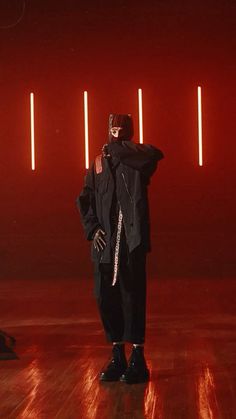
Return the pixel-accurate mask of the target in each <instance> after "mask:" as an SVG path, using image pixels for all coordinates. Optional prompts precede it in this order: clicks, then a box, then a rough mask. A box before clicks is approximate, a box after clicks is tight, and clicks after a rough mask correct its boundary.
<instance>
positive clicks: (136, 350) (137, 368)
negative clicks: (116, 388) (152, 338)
mask: <svg viewBox="0 0 236 419" xmlns="http://www.w3.org/2000/svg"><path fill="white" fill-rule="evenodd" d="M149 379H150V373H149V370H148V368H147V364H146V361H145V358H144V354H143V346H136V347H133V351H132V354H131V357H130V359H129V366H128V368H127V370H126V371H125V372H124V374H122V376H121V377H120V381H123V382H125V383H127V384H137V383H144V382H146V381H149Z"/></svg>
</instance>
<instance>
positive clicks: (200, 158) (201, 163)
mask: <svg viewBox="0 0 236 419" xmlns="http://www.w3.org/2000/svg"><path fill="white" fill-rule="evenodd" d="M197 91H198V150H199V151H198V153H199V166H203V158H202V89H201V87H200V86H198V89H197Z"/></svg>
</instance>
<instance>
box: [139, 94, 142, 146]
mask: <svg viewBox="0 0 236 419" xmlns="http://www.w3.org/2000/svg"><path fill="white" fill-rule="evenodd" d="M138 111H139V142H140V143H143V96H142V89H138Z"/></svg>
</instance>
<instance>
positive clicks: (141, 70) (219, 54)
mask: <svg viewBox="0 0 236 419" xmlns="http://www.w3.org/2000/svg"><path fill="white" fill-rule="evenodd" d="M77 3H78V2H73V1H66V2H63V1H62V2H60V4H59V6H58V2H54V1H51V2H50V4H49V5H46V4H44V5H43V4H40V5H39V4H37V5H36V4H33V3H32V4H30V3H29V4H27V7H26V11H25V14H24V17H23V19H22V20H21V22H20V23H19V24H18V25H16V26H15V27H12V28H9V29H1V41H2V43H1V57H2V60H1V61H2V68H1V79H0V82H1V97H0V118H1V130H0V144H1V153H0V170H1V178H0V179H1V180H0V183H1V210H0V216H1V231H0V264H1V270H0V275H1V277H9V278H13V277H30V278H33V277H42V279H43V278H46V277H55V278H56V277H80V276H87V275H90V274H91V272H92V266H91V263H90V260H89V244H88V243H86V242H85V240H84V236H83V232H82V229H81V226H80V220H79V215H78V214H77V212H76V209H75V199H76V196H77V194H78V193H79V192H80V189H81V187H82V183H83V177H84V169H83V165H84V155H83V102H82V100H83V96H82V93H83V90H84V89H87V90H88V91H89V104H90V139H91V144H90V147H91V158H93V157H94V156H95V155H96V154H97V153H98V152H99V151H100V148H101V146H102V145H103V143H104V142H106V135H107V120H108V114H109V113H110V112H121V113H122V112H131V113H132V114H133V116H134V119H135V123H136V133H137V132H138V126H137V118H138V109H137V88H138V87H142V88H143V100H144V141H145V142H150V143H152V144H154V145H156V146H157V147H159V148H161V150H162V151H163V152H164V154H165V159H164V160H162V161H161V162H160V165H159V168H158V171H157V172H156V174H155V175H154V177H153V179H152V184H151V186H150V202H151V215H152V243H153V252H152V254H151V255H150V256H149V259H148V260H149V273H150V275H151V276H154V275H158V276H160V277H161V276H163V277H164V276H212V277H225V276H233V275H235V260H236V257H235V256H236V255H235V248H236V246H235V212H236V211H235V210H236V202H235V149H236V146H235V104H236V103H235V92H236V90H235V77H234V75H235V66H236V63H235V54H234V50H235V39H236V37H235V35H236V34H235V25H234V22H235V17H236V8H235V6H234V5H231V4H230V3H227V4H225V2H223V1H222V2H210V1H209V2H204V6H203V5H202V6H201V5H199V4H198V2H189V3H188V5H186V6H185V7H182V8H180V7H179V6H177V5H176V2H173V1H166V2H164V3H159V2H153V4H152V3H151V2H150V3H148V4H147V5H146V7H145V9H144V8H142V7H143V6H142V7H141V6H140V7H139V6H137V5H136V7H134V4H132V2H130V3H129V6H127V5H126V3H123V2H118V3H119V4H118V3H117V5H116V8H115V9H114V6H113V9H112V6H111V5H110V2H109V3H108V2H107V3H106V2H105V3H104V4H105V5H106V6H107V7H106V8H105V7H104V8H102V7H100V6H99V5H98V4H97V5H95V2H94V3H92V2H84V4H83V2H79V3H80V6H78V4H77ZM17 4H18V3H17V2H12V5H11V6H10V5H9V3H7V2H3V3H2V5H1V6H0V8H2V9H0V12H1V13H0V15H1V19H2V20H1V21H0V26H2V25H3V23H4V19H5V21H8V22H10V20H11V18H14V19H15V17H16V15H17V10H16V7H17ZM18 6H19V4H18ZM14 7H15V9H14ZM222 16H224V19H222ZM14 19H13V20H14ZM199 22H200V23H201V28H199ZM199 83H200V84H201V85H202V88H203V92H202V94H203V117H204V120H203V139H204V145H203V153H204V156H203V158H204V167H202V168H200V167H199V166H198V154H197V153H198V149H197V102H196V99H197V90H196V87H197V85H198V84H199ZM30 91H34V93H35V117H36V127H35V128H36V134H35V135H36V172H35V173H32V172H31V170H30V137H29V134H30V131H29V93H30Z"/></svg>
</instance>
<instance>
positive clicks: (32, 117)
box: [30, 93, 35, 170]
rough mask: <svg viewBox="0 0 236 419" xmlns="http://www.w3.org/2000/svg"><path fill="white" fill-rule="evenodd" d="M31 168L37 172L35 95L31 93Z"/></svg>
mask: <svg viewBox="0 0 236 419" xmlns="http://www.w3.org/2000/svg"><path fill="white" fill-rule="evenodd" d="M30 130H31V168H32V170H35V141H34V94H33V93H30Z"/></svg>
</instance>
